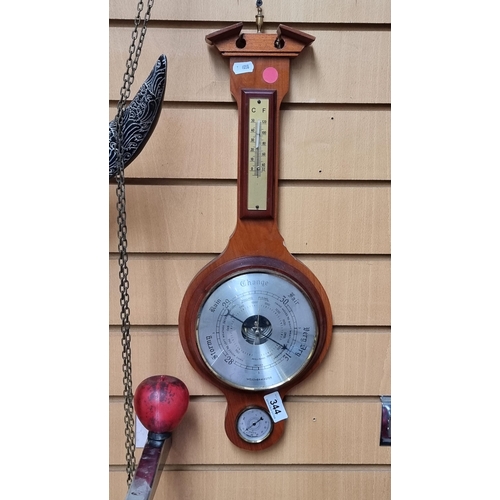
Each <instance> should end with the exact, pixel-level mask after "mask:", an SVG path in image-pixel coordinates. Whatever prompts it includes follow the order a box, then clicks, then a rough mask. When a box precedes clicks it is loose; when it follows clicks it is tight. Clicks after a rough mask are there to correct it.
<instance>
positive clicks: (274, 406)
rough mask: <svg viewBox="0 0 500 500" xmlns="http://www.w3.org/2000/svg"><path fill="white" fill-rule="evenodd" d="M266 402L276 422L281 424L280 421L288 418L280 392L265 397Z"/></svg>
mask: <svg viewBox="0 0 500 500" xmlns="http://www.w3.org/2000/svg"><path fill="white" fill-rule="evenodd" d="M264 401H265V402H266V405H267V408H268V410H269V413H270V414H271V418H272V419H273V420H274V422H279V421H280V420H285V419H287V418H288V414H287V413H286V410H285V406H284V404H283V401H282V400H281V396H280V393H279V392H278V391H276V392H271V394H267V395H266V396H264Z"/></svg>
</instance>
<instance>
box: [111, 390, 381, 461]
mask: <svg viewBox="0 0 500 500" xmlns="http://www.w3.org/2000/svg"><path fill="white" fill-rule="evenodd" d="M285 406H286V410H287V413H288V417H289V418H288V420H287V422H286V429H285V433H284V435H283V437H282V438H281V439H280V441H279V442H278V443H277V444H276V445H274V446H272V447H271V448H268V449H267V450H264V451H260V452H259V453H249V452H248V451H245V450H241V449H240V448H237V447H236V446H234V445H233V444H232V443H231V442H230V441H229V439H228V438H227V436H226V433H225V431H224V415H225V411H226V403H225V401H224V402H223V401H218V400H217V401H209V400H206V399H204V400H197V401H196V400H195V401H191V402H190V405H189V408H188V410H187V412H186V415H185V416H184V418H183V420H182V421H181V423H180V424H179V427H177V428H176V429H175V431H174V434H173V438H172V447H171V449H170V452H169V455H168V458H167V462H166V463H167V464H254V463H258V464H260V465H263V464H388V463H390V456H391V449H390V447H388V446H380V419H381V404H380V402H377V401H376V400H374V401H373V402H368V401H363V402H343V401H335V400H331V401H328V400H327V401H322V402H316V401H311V402H307V401H301V402H293V401H287V400H286V399H285ZM123 425H124V424H123V404H122V403H120V402H111V403H110V439H111V448H110V464H113V465H123V464H124V451H123V450H124V445H123V443H124V438H123V432H124V431H123ZM306 445H307V446H306ZM140 453H141V449H137V450H136V454H137V457H138V458H139V457H140Z"/></svg>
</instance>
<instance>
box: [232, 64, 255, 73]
mask: <svg viewBox="0 0 500 500" xmlns="http://www.w3.org/2000/svg"><path fill="white" fill-rule="evenodd" d="M233 71H234V74H235V75H241V74H242V73H252V71H253V62H252V61H248V62H238V63H234V64H233Z"/></svg>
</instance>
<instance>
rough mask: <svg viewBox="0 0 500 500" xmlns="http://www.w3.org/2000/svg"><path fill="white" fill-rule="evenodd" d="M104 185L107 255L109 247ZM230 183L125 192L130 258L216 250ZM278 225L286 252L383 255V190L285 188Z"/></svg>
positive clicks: (223, 232) (386, 217) (232, 191)
mask: <svg viewBox="0 0 500 500" xmlns="http://www.w3.org/2000/svg"><path fill="white" fill-rule="evenodd" d="M115 189H116V188H115V186H110V211H109V216H110V221H109V222H110V229H109V231H110V232H109V234H110V251H113V250H114V249H116V248H117V225H116V194H115ZM236 198H237V192H236V184H235V185H234V186H228V185H216V186H214V185H188V186H184V185H173V186H142V185H129V186H127V225H128V228H129V232H128V245H129V246H128V249H129V251H130V252H205V253H206V252H216V253H220V252H222V250H224V248H225V247H226V244H227V241H228V239H229V237H230V236H231V234H232V232H233V231H234V228H235V225H236ZM279 214H280V217H279V227H280V232H281V234H282V236H283V237H284V239H285V244H286V246H287V248H288V250H289V251H290V252H291V253H321V254H323V253H341V254H368V253H373V254H388V253H390V227H391V226H390V186H388V185H385V184H383V185H378V184H377V185H370V186H365V185H362V184H356V185H341V186H338V185H300V186H295V185H287V186H283V187H282V188H280V189H279Z"/></svg>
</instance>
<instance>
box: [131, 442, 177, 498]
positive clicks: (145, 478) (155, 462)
mask: <svg viewBox="0 0 500 500" xmlns="http://www.w3.org/2000/svg"><path fill="white" fill-rule="evenodd" d="M171 436H172V434H171V433H170V432H166V433H163V434H158V433H154V432H149V433H148V440H147V442H146V445H145V446H144V449H143V450H142V456H141V460H140V461H139V465H138V466H137V469H136V471H135V474H134V479H133V480H132V483H131V484H130V488H129V490H128V493H127V496H126V497H125V500H152V499H153V496H154V494H155V491H156V487H157V485H158V481H159V480H160V472H159V469H160V466H161V465H163V464H164V463H165V460H166V459H167V456H168V452H169V451H170V447H171V446H172V438H171Z"/></svg>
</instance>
